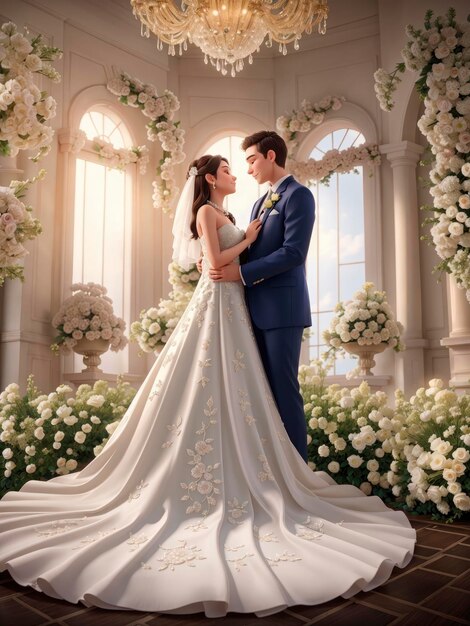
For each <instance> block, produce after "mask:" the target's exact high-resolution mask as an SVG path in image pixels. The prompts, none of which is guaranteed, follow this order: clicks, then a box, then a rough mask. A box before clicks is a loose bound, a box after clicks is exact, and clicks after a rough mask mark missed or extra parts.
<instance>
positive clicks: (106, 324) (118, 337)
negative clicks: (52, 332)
mask: <svg viewBox="0 0 470 626" xmlns="http://www.w3.org/2000/svg"><path fill="white" fill-rule="evenodd" d="M71 291H72V292H73V295H72V296H70V297H69V298H67V299H66V300H65V301H64V302H63V304H62V306H61V307H60V310H59V311H58V312H57V313H56V315H54V318H53V319H52V325H53V326H54V328H56V329H57V331H58V335H57V337H56V339H55V343H54V344H52V346H51V348H52V350H54V351H56V352H57V351H59V350H61V351H62V352H64V353H65V354H70V352H71V351H72V350H73V348H74V346H76V345H77V342H78V341H79V340H80V339H82V338H86V339H88V340H90V341H93V340H95V339H105V340H107V341H109V342H110V348H111V350H113V351H114V352H117V351H118V350H122V349H123V348H124V347H125V346H126V345H127V341H128V340H127V337H125V335H124V330H125V328H126V322H125V321H124V320H123V319H122V318H120V317H117V316H116V315H114V312H113V307H112V302H113V301H112V300H111V298H109V297H108V296H107V295H106V293H107V289H106V287H103V286H102V285H98V284H96V283H91V282H90V283H86V284H85V283H75V284H73V285H72V287H71Z"/></svg>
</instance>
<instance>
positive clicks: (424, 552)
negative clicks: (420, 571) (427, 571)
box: [415, 545, 439, 559]
mask: <svg viewBox="0 0 470 626" xmlns="http://www.w3.org/2000/svg"><path fill="white" fill-rule="evenodd" d="M438 552H439V550H438V549H437V548H426V547H425V546H418V545H416V546H415V555H416V556H421V557H423V558H424V559H429V558H430V557H432V556H434V555H435V554H437V553H438Z"/></svg>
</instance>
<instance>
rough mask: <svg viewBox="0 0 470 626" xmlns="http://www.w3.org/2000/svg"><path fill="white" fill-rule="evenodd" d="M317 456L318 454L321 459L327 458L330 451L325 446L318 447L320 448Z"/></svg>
mask: <svg viewBox="0 0 470 626" xmlns="http://www.w3.org/2000/svg"><path fill="white" fill-rule="evenodd" d="M318 454H319V455H320V456H321V457H327V456H329V455H330V449H329V447H328V446H325V445H323V446H320V447H319V448H318Z"/></svg>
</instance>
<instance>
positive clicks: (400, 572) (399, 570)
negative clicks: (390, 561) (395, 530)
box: [390, 556, 426, 579]
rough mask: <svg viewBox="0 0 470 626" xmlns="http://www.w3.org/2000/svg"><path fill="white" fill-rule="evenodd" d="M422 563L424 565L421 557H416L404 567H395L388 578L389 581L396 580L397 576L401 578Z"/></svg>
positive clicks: (424, 561)
mask: <svg viewBox="0 0 470 626" xmlns="http://www.w3.org/2000/svg"><path fill="white" fill-rule="evenodd" d="M423 563H426V560H425V559H422V558H421V557H418V556H413V558H412V559H411V561H410V562H409V563H408V565H407V566H406V567H395V568H394V570H393V572H392V575H391V576H390V579H392V578H396V577H397V576H402V575H403V574H404V573H405V572H409V571H410V570H412V569H415V568H416V567H418V566H419V565H422V564H423Z"/></svg>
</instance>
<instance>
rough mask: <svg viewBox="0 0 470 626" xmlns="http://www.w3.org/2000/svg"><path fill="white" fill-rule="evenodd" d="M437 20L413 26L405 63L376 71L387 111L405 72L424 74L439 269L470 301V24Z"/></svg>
mask: <svg viewBox="0 0 470 626" xmlns="http://www.w3.org/2000/svg"><path fill="white" fill-rule="evenodd" d="M432 18H433V12H432V11H428V12H427V13H426V16H425V20H424V30H423V29H417V28H415V27H413V26H407V28H406V34H407V36H408V39H409V41H408V42H407V44H406V47H405V48H404V49H403V50H402V57H403V59H404V63H399V64H398V65H397V66H396V68H395V71H394V72H393V73H392V74H388V73H387V72H386V71H385V70H383V69H379V70H377V72H376V73H375V79H376V92H377V96H378V98H379V102H380V105H381V107H382V108H383V109H384V110H390V109H391V108H392V106H393V100H392V94H393V92H394V91H395V89H396V88H397V84H398V82H399V81H400V78H399V75H398V74H399V73H400V72H404V71H405V68H406V69H408V70H411V71H417V72H419V78H418V80H417V81H416V88H417V91H418V93H419V94H420V96H421V97H422V98H423V99H424V105H425V111H424V115H423V116H422V117H421V118H420V120H419V121H418V128H419V129H420V131H421V132H422V133H423V135H424V136H425V137H426V139H427V141H428V143H429V144H430V146H431V151H432V154H433V159H434V160H433V163H432V169H431V172H430V174H429V176H430V179H431V183H432V184H431V187H430V194H431V196H432V197H433V206H431V207H423V208H424V209H428V210H431V211H433V213H434V216H433V217H432V218H430V219H428V220H426V222H431V223H432V224H433V225H432V228H431V237H432V242H433V244H434V246H435V248H436V252H437V254H438V255H439V257H440V258H441V259H442V261H441V262H440V263H439V264H438V265H437V266H436V269H438V270H440V271H445V272H448V273H450V274H452V276H453V277H454V279H455V280H456V282H457V285H458V286H459V287H460V288H461V289H465V290H466V295H467V299H468V300H469V302H470V271H469V269H468V268H469V255H470V163H469V162H468V161H469V158H468V154H469V153H470V80H469V79H470V23H469V21H468V18H467V22H465V23H458V22H457V21H456V20H455V11H454V9H452V8H451V9H449V11H448V12H447V14H446V15H445V16H440V17H437V18H435V19H432Z"/></svg>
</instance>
